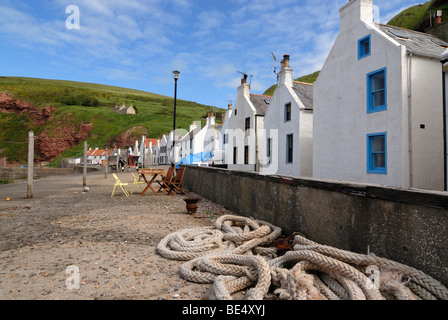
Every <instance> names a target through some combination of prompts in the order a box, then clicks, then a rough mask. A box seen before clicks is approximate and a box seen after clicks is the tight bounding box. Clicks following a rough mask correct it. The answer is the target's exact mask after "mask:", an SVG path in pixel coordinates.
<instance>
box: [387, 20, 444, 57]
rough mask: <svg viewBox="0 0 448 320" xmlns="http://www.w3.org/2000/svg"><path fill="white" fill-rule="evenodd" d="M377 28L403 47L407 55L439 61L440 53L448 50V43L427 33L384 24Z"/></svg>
mask: <svg viewBox="0 0 448 320" xmlns="http://www.w3.org/2000/svg"><path fill="white" fill-rule="evenodd" d="M378 26H379V28H380V30H381V31H383V32H384V33H386V34H387V35H388V36H389V37H391V38H393V39H394V40H396V41H397V42H398V43H400V44H401V45H403V46H405V47H406V50H407V51H408V52H409V53H412V54H414V55H417V56H422V57H427V58H434V59H438V60H440V59H441V55H442V53H443V52H444V51H445V49H446V48H448V43H446V42H445V41H443V40H440V39H439V38H437V37H436V36H433V35H430V34H427V33H421V32H417V31H412V30H408V29H403V28H399V27H394V26H389V25H384V24H379V25H378Z"/></svg>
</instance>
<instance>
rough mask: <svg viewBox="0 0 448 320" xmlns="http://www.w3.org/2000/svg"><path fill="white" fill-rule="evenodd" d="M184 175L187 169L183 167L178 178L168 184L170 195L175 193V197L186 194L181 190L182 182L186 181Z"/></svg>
mask: <svg viewBox="0 0 448 320" xmlns="http://www.w3.org/2000/svg"><path fill="white" fill-rule="evenodd" d="M184 173H185V167H181V168H179V169H178V170H177V173H176V177H175V178H174V180H173V181H172V182H171V183H169V184H168V186H169V188H170V190H169V191H168V194H170V193H171V192H173V195H176V193H181V194H184V193H183V192H182V190H181V189H180V187H181V185H182V180H183V179H184Z"/></svg>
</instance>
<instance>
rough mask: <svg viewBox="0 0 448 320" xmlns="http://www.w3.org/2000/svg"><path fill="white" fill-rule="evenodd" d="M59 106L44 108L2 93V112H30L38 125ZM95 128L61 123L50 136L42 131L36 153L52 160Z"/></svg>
mask: <svg viewBox="0 0 448 320" xmlns="http://www.w3.org/2000/svg"><path fill="white" fill-rule="evenodd" d="M56 109H57V107H53V106H48V107H44V108H37V107H34V106H33V105H32V104H31V103H28V102H23V101H21V100H17V99H14V98H13V96H11V95H10V94H7V93H0V112H4V113H16V114H18V115H23V114H25V113H28V114H29V117H30V119H31V120H32V121H33V123H35V124H36V125H38V126H43V125H44V124H45V122H47V121H48V120H49V119H50V118H51V115H52V113H53V112H55V111H56ZM92 130H93V125H92V124H85V123H82V124H81V125H80V126H79V127H78V126H75V125H62V124H61V125H59V126H58V127H57V128H56V129H55V130H54V131H53V133H52V137H50V136H49V135H48V134H47V133H41V134H39V136H37V137H36V146H35V155H36V160H37V161H40V162H47V161H52V160H54V159H56V158H57V157H59V156H60V155H61V154H62V153H63V152H64V151H65V149H68V148H72V147H74V146H76V145H78V144H80V143H81V142H83V141H85V140H86V139H87V138H88V137H89V133H90V131H92Z"/></svg>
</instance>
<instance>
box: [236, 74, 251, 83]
mask: <svg viewBox="0 0 448 320" xmlns="http://www.w3.org/2000/svg"><path fill="white" fill-rule="evenodd" d="M237 72H238V73H241V74H242V75H243V76H244V79H246V80H247V77H250V80H249V84H252V78H253V76H254V75H253V74H251V75H250V76H248V75H247V73H245V72H241V71H237Z"/></svg>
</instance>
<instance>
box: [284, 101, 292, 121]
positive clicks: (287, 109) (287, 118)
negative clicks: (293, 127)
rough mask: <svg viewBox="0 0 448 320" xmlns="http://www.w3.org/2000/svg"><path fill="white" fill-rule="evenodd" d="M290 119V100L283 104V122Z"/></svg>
mask: <svg viewBox="0 0 448 320" xmlns="http://www.w3.org/2000/svg"><path fill="white" fill-rule="evenodd" d="M286 121H291V102H290V103H287V104H285V122H286Z"/></svg>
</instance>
